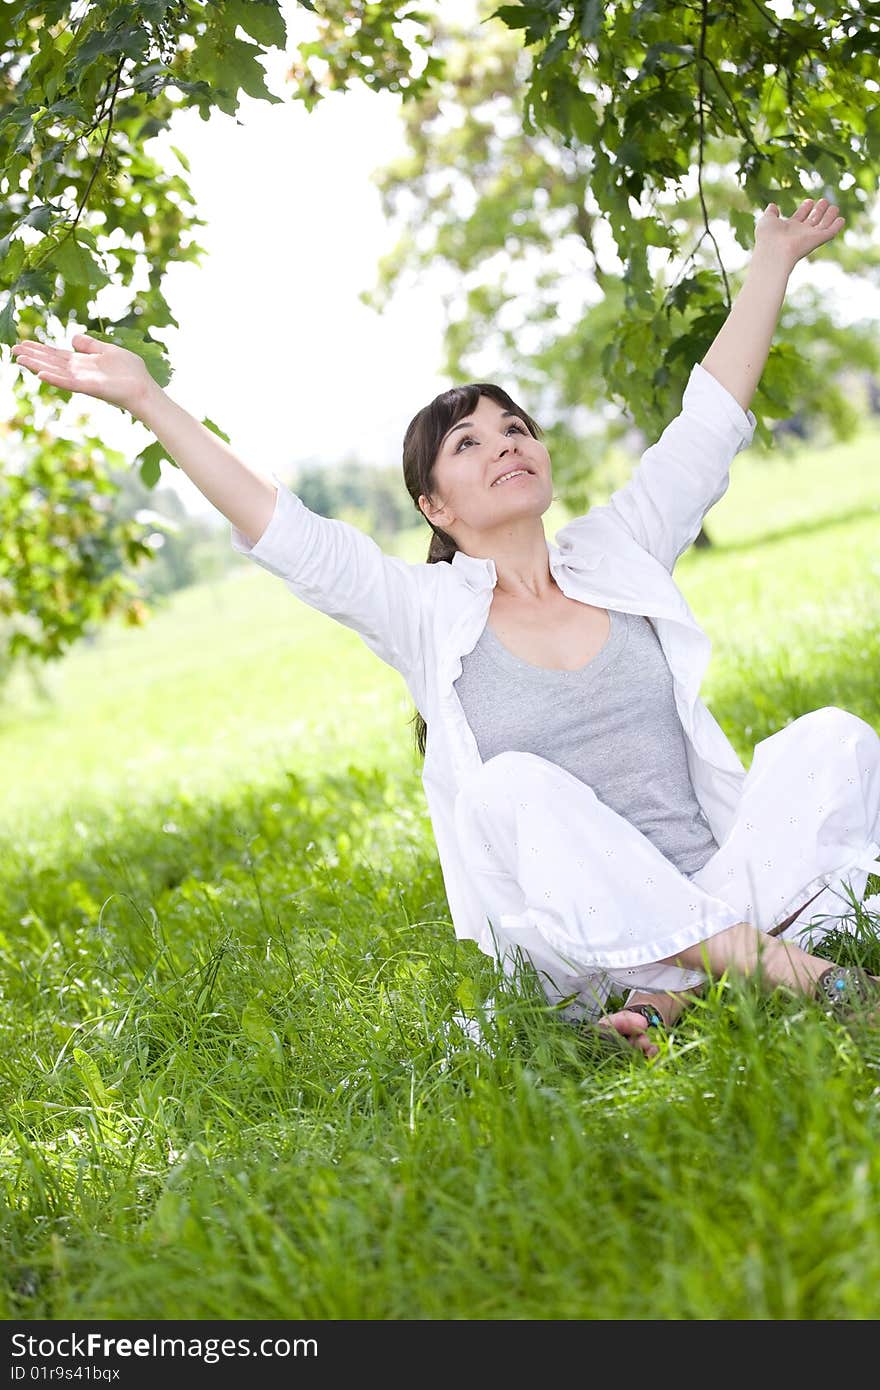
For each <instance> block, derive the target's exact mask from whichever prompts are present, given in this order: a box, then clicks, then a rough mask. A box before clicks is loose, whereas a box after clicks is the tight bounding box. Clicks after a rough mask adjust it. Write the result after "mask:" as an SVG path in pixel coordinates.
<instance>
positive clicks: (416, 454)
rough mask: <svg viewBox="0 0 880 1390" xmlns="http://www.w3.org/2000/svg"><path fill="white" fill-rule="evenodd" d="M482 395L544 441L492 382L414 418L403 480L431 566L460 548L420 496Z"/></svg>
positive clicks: (420, 744) (445, 397) (454, 393)
mask: <svg viewBox="0 0 880 1390" xmlns="http://www.w3.org/2000/svg"><path fill="white" fill-rule="evenodd" d="M480 396H488V397H489V398H490V399H491V400H493V401H495V402H496V403H497V404H498V405H500V406H503V408H504V409H505V410H511V411H513V412H514V413H515V414H516V415H518V416H519V417H520V419H521V420H522V422H523V424H524V425H526V426H528V429H529V431H530V433H531V434H532V435H533V436H534V438H535V439H540V438H541V435H542V434H543V431H542V429H541V427H540V425H539V424H538V423H537V422H536V421H535V420H533V419H532V417H531V416H530V415H529V414H527V412H526V411H525V410H523V409H522V407H521V406H518V405H517V404H516V401H514V400H513V399H512V398H511V397H510V396H509V395H508V394H507V392H506V391H505V390H504V389H503V387H501V386H495V385H493V384H492V382H489V381H472V382H470V383H469V384H468V385H467V386H452V387H450V389H449V390H448V391H441V393H440V395H439V396H435V397H434V399H433V400H432V401H431V402H430V404H429V405H426V406H423V407H422V409H421V410H420V411H419V412H418V414H417V415H414V416H413V418H412V419H411V420H410V422H409V424H408V425H407V428H406V434H405V435H404V438H403V478H404V482H405V483H406V486H407V489H408V491H409V495H410V497H411V498H412V500H413V503H414V505H415V508H416V510H417V512H418V514H419V516H421V517H424V519H425V521H427V523H428V525H429V526H430V528H431V530H432V531H433V532H434V534H433V536H432V537H431V542H430V544H429V546H428V555H427V560H428V564H430V565H433V564H437V563H438V561H446V562H448V563H450V564H451V562H452V557H453V555H454V554H455V552H456V550H457V549H458V546H457V545H456V543H455V541H454V540H453V538H452V537H451V536H448V535H447V534H446V532H445V531H441V530H440V527H439V526H435V525H434V523H433V522H432V521H431V520H429V518H428V517H426V516H425V513H424V512H423V511H422V509H421V507H420V506H419V497H420V496H421V495H422V494H424V496H425V497H431V496H432V494H433V491H434V466H435V464H436V462H437V455H438V453H439V451H440V445H441V443H442V442H443V438H444V436H445V435H446V433H447V431H448V430H450V429H451V428H452V426H453V425H454V424H456V422H457V421H459V420H463V419H464V417H465V416H466V415H469V414H470V413H471V411H472V410H476V408H477V402H478V401H479V399H480ZM411 722H412V723H414V725H415V735H414V737H415V745H416V748H417V749H418V751H419V753H420V754H421V756H422V757H423V758H424V756H425V740H426V735H427V726H426V724H425V721H424V719H423V717H422V715H421V714H420V713H419V711H418V710H416V712H415V715H414V716H413V719H412V720H411Z"/></svg>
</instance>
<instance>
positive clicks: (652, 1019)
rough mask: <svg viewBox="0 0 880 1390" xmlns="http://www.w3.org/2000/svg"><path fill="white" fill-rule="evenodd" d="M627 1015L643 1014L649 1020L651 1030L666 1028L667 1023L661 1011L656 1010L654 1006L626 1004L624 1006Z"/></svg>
mask: <svg viewBox="0 0 880 1390" xmlns="http://www.w3.org/2000/svg"><path fill="white" fill-rule="evenodd" d="M624 1007H625V1008H626V1011H627V1013H631V1014H641V1015H642V1017H643V1018H646V1019H647V1020H648V1027H649V1028H665V1027H666V1021H665V1019H664V1018H663V1015H662V1014H661V1012H660V1010H659V1009H655V1008H654V1005H653V1004H626V1005H625V1006H624Z"/></svg>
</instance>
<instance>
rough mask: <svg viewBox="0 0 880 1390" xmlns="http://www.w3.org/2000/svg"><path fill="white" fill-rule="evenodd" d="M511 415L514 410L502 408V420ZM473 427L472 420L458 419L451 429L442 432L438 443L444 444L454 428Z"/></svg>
mask: <svg viewBox="0 0 880 1390" xmlns="http://www.w3.org/2000/svg"><path fill="white" fill-rule="evenodd" d="M512 415H516V411H515V410H502V412H501V419H502V420H507V419H509V418H510V416H512ZM475 428H476V427H475V425H474V422H473V420H459V422H458V424H457V425H453V426H452V429H451V430H447V431H446V433H445V434H444V436H443V438H442V439H441V441H440V443H441V445H442V444H445V443H446V441H447V439H448V438H449V436H450V435H451V434H455V431H456V430H465V429H467V430H472V429H475Z"/></svg>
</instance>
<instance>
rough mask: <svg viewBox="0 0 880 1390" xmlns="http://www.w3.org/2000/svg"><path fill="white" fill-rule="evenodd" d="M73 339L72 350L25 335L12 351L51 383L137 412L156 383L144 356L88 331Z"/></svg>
mask: <svg viewBox="0 0 880 1390" xmlns="http://www.w3.org/2000/svg"><path fill="white" fill-rule="evenodd" d="M71 342H72V343H73V351H70V350H69V349H67V348H56V347H50V346H49V345H48V344H46V343H37V342H34V341H33V339H30V338H23V339H22V340H21V342H18V343H13V345H12V355H13V357H14V358H15V360H16V362H19V363H20V364H21V366H22V367H27V368H28V369H29V370H30V371H32V372H34V374H35V375H36V376H38V377H39V379H40V381H47V382H48V383H49V385H50V386H59V387H61V389H62V390H64V391H81V392H82V393H83V394H84V395H86V396H95V397H97V399H98V400H100V401H109V402H110V404H111V405H118V406H120V407H121V408H122V409H123V410H128V411H130V412H131V413H132V414H136V413H137V408H138V405H139V403H140V402H141V401H142V400H143V398H144V396H145V395H146V394H147V393H148V392H149V390H150V389H151V387H155V386H156V384H157V383H156V381H155V379H154V378H153V377H152V376H151V375H150V372H149V370H148V368H147V365H146V363H145V362H144V360H143V358H142V357H139V356H138V354H137V353H136V352H130V351H129V350H128V348H124V347H117V346H114V345H113V344H111V343H102V342H101V341H100V339H98V338H90V337H89V335H88V333H75V334H74V336H73V338H72V339H71Z"/></svg>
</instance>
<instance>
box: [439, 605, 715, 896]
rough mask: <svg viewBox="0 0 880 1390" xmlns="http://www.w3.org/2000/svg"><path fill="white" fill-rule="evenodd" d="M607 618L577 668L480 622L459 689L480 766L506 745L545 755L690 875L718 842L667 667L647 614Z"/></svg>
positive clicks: (465, 659)
mask: <svg viewBox="0 0 880 1390" xmlns="http://www.w3.org/2000/svg"><path fill="white" fill-rule="evenodd" d="M608 616H609V619H610V622H611V631H610V633H609V636H608V638H607V640H606V642H605V645H604V646H603V647H601V648H600V650H599V651H598V652H597V653H596V655H595V656H594V657H593V658H592V660H591V661H588V662H587V664H586V666H581V667H580V668H579V669H578V670H575V671H554V670H552V669H550V668H548V667H544V666H533V665H532V664H531V663H530V662H527V661H523V660H521V658H520V657H518V656H514V654H513V652H511V651H509V650H508V648H507V647H505V646H504V644H503V643H502V641H501V640H500V638H498V637H496V635H495V633H494V632H493V631H492V628H491V627H490V626H489V624H488V623H487V624H486V626H485V627H484V629H483V631H482V633H481V634H480V639H479V641H478V642H477V644H476V646H475V647H474V649H473V651H471V652H468V653H467V654H466V655H465V656H463V657H462V659H461V668H462V669H461V675H460V676H459V677H458V679H457V680H456V682H455V690H456V693H457V695H458V697H459V700H460V701H461V704H462V708H463V709H464V713H465V718H466V719H467V721H468V724H469V725H470V727H471V729H472V731H473V734H474V738H475V739H476V742H477V747H478V748H479V750H480V756H481V758H482V759H483V761H484V762H486V761H487V760H488V759H489V758H491V757H493V756H494V754H496V753H501V752H505V751H507V750H508V749H517V750H519V751H520V752H528V753H538V754H539V755H540V756H541V757H542V758H548V759H549V760H550V761H551V762H554V763H557V764H558V765H559V766H560V767H564V768H566V769H567V770H568V771H569V772H572V773H574V775H575V777H578V778H580V780H581V781H582V782H586V783H587V784H588V786H590V787H592V789H593V791H594V792H595V793H596V795H597V796H598V797H599V799H600V801H603V802H604V803H605V804H606V806H610V807H611V808H612V810H614V811H616V812H617V813H618V814H619V815H621V816H623V817H624V818H625V819H626V820H628V821H630V822H631V823H632V824H633V825H635V826H636V828H637V829H638V830H640V831H641V832H642V834H643V835H645V836H646V837H647V839H649V840H650V841H651V842H652V843H653V844H654V845H656V846H657V848H658V849H659V850H660V851H661V853H662V854H664V855H665V856H666V857H667V859H670V860H671V861H672V863H673V864H674V865H675V866H676V868H677V869H678V870H679V872H680V873H683V874H686V875H689V874H695V873H696V872H697V871H698V870H699V869H701V868H702V867H703V865H704V864H705V863H706V860H707V859H710V858H711V857H712V855H713V854H714V853H715V852H716V850H717V849H718V843H717V841H716V839H715V837H714V835H713V834H712V831H711V829H710V827H709V822H708V821H707V820H706V817H705V816H704V814H703V811H702V808H701V806H700V803H699V802H698V800H697V798H696V795H695V793H694V788H693V784H692V782H691V777H690V771H689V768H688V765H687V755H686V752H685V738H684V730H683V729H682V727H681V720H680V718H679V715H678V710H677V709H676V706H675V698H674V695H673V688H672V672H671V671H670V669H669V664H668V662H667V660H666V657H665V655H664V653H663V648H662V647H661V645H660V639H659V638H658V636H657V634H656V632H655V631H654V629H653V627H652V626H651V623H650V622H649V621H648V619H647V618H645V617H640V616H638V615H634V614H632V613H623V612H618V611H617V610H616V609H613V608H609V609H608Z"/></svg>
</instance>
